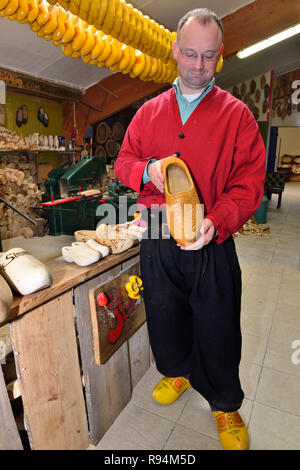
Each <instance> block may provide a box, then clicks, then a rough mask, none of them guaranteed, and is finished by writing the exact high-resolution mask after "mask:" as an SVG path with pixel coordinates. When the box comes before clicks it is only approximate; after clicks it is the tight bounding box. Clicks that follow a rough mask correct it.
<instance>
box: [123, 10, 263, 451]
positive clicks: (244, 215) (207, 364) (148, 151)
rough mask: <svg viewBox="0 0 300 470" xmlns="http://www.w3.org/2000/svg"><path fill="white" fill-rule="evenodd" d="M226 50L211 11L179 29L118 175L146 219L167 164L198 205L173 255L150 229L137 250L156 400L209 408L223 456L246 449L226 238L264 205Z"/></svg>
mask: <svg viewBox="0 0 300 470" xmlns="http://www.w3.org/2000/svg"><path fill="white" fill-rule="evenodd" d="M222 38H223V28H222V24H221V21H220V19H219V18H218V17H217V16H216V15H215V14H214V13H213V12H211V11H210V10H207V9H197V10H193V11H191V12H189V13H187V14H186V15H185V16H184V17H183V18H182V19H181V20H180V22H179V25H178V30H177V39H176V42H175V43H174V45H173V53H174V57H175V59H176V60H177V65H178V72H179V78H177V79H176V80H175V83H174V84H173V87H172V88H171V89H170V90H168V91H167V92H165V93H162V94H161V95H159V96H158V97H156V98H154V99H152V100H150V101H148V102H147V103H145V104H144V105H143V106H142V107H141V108H140V109H139V110H138V112H137V113H136V115H135V116H134V118H133V120H132V122H131V124H130V126H129V128H128V129H127V132H126V136H125V139H124V142H123V145H122V148H121V151H120V153H119V156H118V159H117V162H116V164H115V172H116V175H117V177H118V178H119V179H120V180H121V181H123V182H124V183H125V184H126V185H128V186H130V187H131V188H133V189H134V190H136V191H139V192H140V196H139V202H140V203H141V204H143V205H144V206H146V207H147V208H148V213H150V212H151V211H150V209H151V207H152V208H153V207H154V206H155V207H157V206H158V205H162V204H164V203H165V197H164V178H163V174H162V165H163V164H164V162H165V159H166V158H170V156H172V157H173V158H174V156H177V157H178V155H179V156H180V158H182V160H184V161H185V163H186V164H187V166H188V168H189V170H190V173H191V174H192V176H193V179H194V182H195V186H196V189H197V192H198V194H199V198H200V200H201V201H202V202H203V204H204V221H203V233H204V235H203V236H202V237H200V238H199V239H198V240H196V241H195V242H194V243H191V244H190V245H185V246H178V244H177V242H176V241H175V240H174V239H173V238H172V237H169V238H163V236H162V235H161V234H160V236H159V237H153V233H152V232H151V227H150V228H149V236H148V239H144V240H143V241H142V244H141V273H142V279H143V284H144V300H145V306H146V314H147V325H148V331H149V337H150V343H151V348H152V351H153V354H154V357H155V361H156V366H157V369H158V370H159V371H160V372H161V373H162V374H163V375H165V376H166V377H164V379H162V380H161V381H160V382H159V383H158V384H157V385H156V387H155V388H154V390H153V394H152V396H153V398H154V399H155V400H156V401H157V402H159V403H161V404H171V403H173V402H174V401H175V400H176V399H177V398H178V397H179V396H180V395H181V394H182V393H183V392H184V391H185V390H186V389H187V388H189V387H193V388H194V389H195V390H197V391H198V392H199V393H200V394H201V395H202V396H204V397H205V398H206V399H207V401H208V402H209V404H210V406H211V409H212V413H213V415H214V417H215V419H216V423H217V428H218V431H219V436H220V439H221V442H222V445H223V447H224V449H247V448H248V433H247V429H246V427H245V425H244V423H243V421H242V419H241V417H240V415H239V413H238V411H237V410H238V409H239V408H240V406H241V404H242V401H243V397H244V394H243V391H242V389H241V385H240V380H239V362H240V357H241V332H240V303H241V273H240V268H239V263H238V259H237V256H236V252H235V246H234V242H233V239H232V236H231V235H232V234H233V233H234V232H236V231H237V230H239V229H240V228H241V226H242V225H243V224H244V223H245V222H246V221H247V220H248V219H249V218H250V217H251V215H252V214H253V213H254V212H255V210H256V209H257V207H258V206H259V204H260V201H261V198H262V195H263V189H264V179H265V149H264V145H263V141H262V139H261V137H260V134H259V131H258V126H257V124H256V122H255V120H254V118H253V116H252V114H251V113H250V111H249V110H248V108H247V107H246V106H245V105H244V104H243V103H242V102H241V101H239V100H237V99H235V98H234V97H233V96H231V95H230V94H229V93H227V92H225V91H223V90H221V89H220V88H219V87H217V86H215V85H214V74H215V71H216V67H217V64H218V62H219V60H220V55H221V51H222V47H223V46H222ZM144 212H147V211H144ZM154 214H156V211H152V213H151V214H150V215H151V216H152V217H153V215H154ZM148 221H150V222H151V221H152V223H153V218H152V219H151V217H149V218H148Z"/></svg>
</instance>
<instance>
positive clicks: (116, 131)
mask: <svg viewBox="0 0 300 470" xmlns="http://www.w3.org/2000/svg"><path fill="white" fill-rule="evenodd" d="M124 134H125V131H124V126H123V124H121V123H120V122H119V121H116V122H115V123H114V125H113V130H112V137H113V139H115V140H122V139H123V137H124Z"/></svg>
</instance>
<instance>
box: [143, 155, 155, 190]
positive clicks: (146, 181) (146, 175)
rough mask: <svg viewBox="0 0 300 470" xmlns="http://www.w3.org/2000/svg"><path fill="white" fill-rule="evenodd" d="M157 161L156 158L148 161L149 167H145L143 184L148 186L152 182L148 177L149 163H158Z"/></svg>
mask: <svg viewBox="0 0 300 470" xmlns="http://www.w3.org/2000/svg"><path fill="white" fill-rule="evenodd" d="M156 161H157V160H156V159H155V158H150V160H148V162H147V165H146V166H145V169H144V173H143V183H144V184H147V183H149V182H150V178H149V176H148V165H149V163H153V162H156Z"/></svg>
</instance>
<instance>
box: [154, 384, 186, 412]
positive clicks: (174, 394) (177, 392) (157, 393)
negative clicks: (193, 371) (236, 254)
mask: <svg viewBox="0 0 300 470" xmlns="http://www.w3.org/2000/svg"><path fill="white" fill-rule="evenodd" d="M188 388H191V384H190V382H189V380H188V379H185V378H184V377H164V378H163V379H161V380H160V381H159V382H158V384H157V385H156V386H155V387H154V389H153V391H152V398H153V399H154V400H155V401H157V402H158V403H160V404H161V405H171V404H172V403H174V401H176V400H177V399H178V398H179V397H180V396H181V395H182V394H183V392H185V391H186V390H187V389H188Z"/></svg>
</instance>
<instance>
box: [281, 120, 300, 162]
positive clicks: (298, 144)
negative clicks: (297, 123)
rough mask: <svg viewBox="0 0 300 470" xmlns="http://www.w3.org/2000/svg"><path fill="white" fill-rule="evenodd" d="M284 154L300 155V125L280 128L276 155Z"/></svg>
mask: <svg viewBox="0 0 300 470" xmlns="http://www.w3.org/2000/svg"><path fill="white" fill-rule="evenodd" d="M279 152H280V155H279ZM284 154H287V155H300V127H279V128H278V139H277V149H276V155H277V157H282V156H283V155H284Z"/></svg>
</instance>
